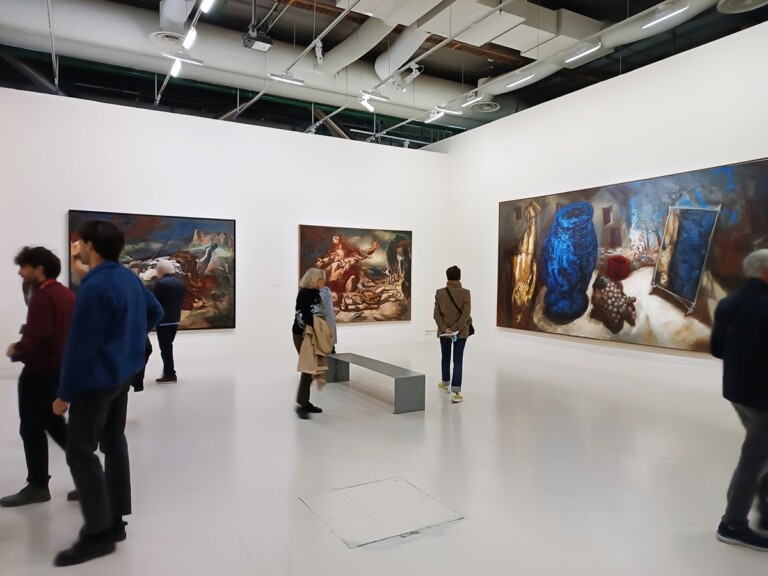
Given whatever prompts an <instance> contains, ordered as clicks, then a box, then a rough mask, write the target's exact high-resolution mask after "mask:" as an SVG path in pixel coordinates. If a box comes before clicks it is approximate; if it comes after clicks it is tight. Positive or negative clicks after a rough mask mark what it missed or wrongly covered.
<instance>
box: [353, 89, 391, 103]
mask: <svg viewBox="0 0 768 576" xmlns="http://www.w3.org/2000/svg"><path fill="white" fill-rule="evenodd" d="M360 94H362V95H363V98H367V99H369V100H378V101H379V102H389V96H384V94H382V93H381V92H379V91H378V90H360Z"/></svg>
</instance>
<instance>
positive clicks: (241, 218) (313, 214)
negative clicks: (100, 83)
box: [0, 90, 450, 357]
mask: <svg viewBox="0 0 768 576" xmlns="http://www.w3.org/2000/svg"><path fill="white" fill-rule="evenodd" d="M0 127H2V128H0V174H2V183H1V184H0V186H2V211H1V212H0V229H2V231H3V242H2V243H1V244H0V270H3V271H4V272H3V277H2V279H0V336H1V337H2V342H6V343H10V342H13V341H14V340H15V339H16V338H17V332H18V328H19V325H20V324H21V323H22V322H23V320H24V317H25V313H26V310H25V307H24V303H23V300H22V296H21V290H20V285H21V284H20V282H21V280H20V278H18V276H16V275H15V274H16V270H17V268H15V267H14V266H13V258H14V256H15V255H16V253H17V252H18V250H19V249H20V248H21V247H22V246H24V245H44V246H48V247H50V248H52V249H55V250H56V251H57V252H58V254H59V255H60V256H63V257H64V258H63V260H65V261H66V259H67V257H68V251H67V250H68V248H67V211H68V210H70V209H74V210H94V211H111V212H129V213H140V214H160V215H179V216H193V217H205V218H234V219H236V220H237V228H236V233H237V238H236V242H237V246H236V250H237V254H236V259H237V260H236V264H237V280H236V281H237V311H236V312H237V327H236V329H234V330H215V331H196V332H184V333H182V334H180V336H179V337H178V338H177V346H176V348H177V356H180V357H185V356H211V357H216V356H221V355H238V354H254V355H255V356H256V355H262V356H263V355H264V354H270V353H274V352H290V351H291V350H292V347H293V343H292V340H291V335H290V326H291V323H292V321H293V310H294V303H295V298H296V291H297V289H298V226H299V224H317V225H330V226H349V227H363V228H382V229H397V230H412V231H413V298H414V301H413V307H412V315H413V320H412V321H411V322H395V323H385V324H380V325H370V324H366V325H347V326H344V327H343V330H342V331H341V334H340V337H341V343H342V345H344V346H345V348H346V349H347V350H348V349H349V348H350V347H351V346H353V345H354V344H360V343H365V344H366V345H376V344H380V343H392V342H408V341H418V340H423V339H424V338H425V335H424V332H425V329H427V328H432V325H433V324H434V323H433V321H432V307H433V296H434V289H435V287H436V285H438V284H439V283H440V282H441V281H442V278H443V276H444V274H443V271H444V270H445V268H446V267H447V266H448V265H449V264H450V263H448V262H447V260H446V257H445V255H444V254H443V252H444V251H445V246H446V242H447V240H448V239H449V235H448V233H447V227H446V222H447V221H448V218H449V207H448V205H447V204H446V203H445V202H443V201H436V200H437V199H439V198H441V197H443V196H444V195H445V191H446V189H447V185H448V169H447V168H448V161H449V159H448V157H447V156H445V155H442V154H437V153H433V152H421V153H414V151H413V150H405V149H401V148H391V147H385V146H375V145H365V144H361V143H355V142H349V141H342V140H339V139H333V138H327V137H321V136H310V135H307V134H298V133H291V132H286V131H282V130H275V129H268V128H260V127H254V126H245V125H239V124H233V123H228V122H219V121H213V120H207V119H201V118H194V117H189V116H181V115H173V114H166V113H160V112H153V111H147V110H139V109H133V108H126V107H119V106H112V105H105V104H100V103H95V102H89V101H83V100H76V99H74V98H62V97H55V96H48V95H41V94H35V93H30V92H19V91H12V90H0ZM65 266H66V262H65ZM63 276H64V277H65V278H66V270H65V273H64V275H63ZM65 281H66V280H65Z"/></svg>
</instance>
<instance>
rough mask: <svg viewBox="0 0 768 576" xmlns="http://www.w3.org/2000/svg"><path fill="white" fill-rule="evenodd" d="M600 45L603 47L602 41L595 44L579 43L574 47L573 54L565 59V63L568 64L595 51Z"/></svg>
mask: <svg viewBox="0 0 768 576" xmlns="http://www.w3.org/2000/svg"><path fill="white" fill-rule="evenodd" d="M602 47H603V43H602V42H598V43H597V44H596V45H592V44H588V43H584V44H581V45H579V46H578V47H577V48H576V52H575V53H574V54H573V56H571V57H570V58H566V59H565V63H566V64H570V63H571V62H574V61H576V60H580V59H581V58H584V56H588V55H590V54H592V53H593V52H597V51H598V50H600V48H602Z"/></svg>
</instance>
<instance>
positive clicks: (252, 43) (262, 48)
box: [243, 29, 272, 52]
mask: <svg viewBox="0 0 768 576" xmlns="http://www.w3.org/2000/svg"><path fill="white" fill-rule="evenodd" d="M243 48H250V49H251V50H258V51H259V52H269V50H270V48H272V38H270V37H269V36H267V35H266V34H264V32H261V31H258V30H252V29H249V30H248V31H247V32H246V33H245V34H243Z"/></svg>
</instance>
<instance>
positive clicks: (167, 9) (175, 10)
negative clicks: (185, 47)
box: [160, 0, 195, 36]
mask: <svg viewBox="0 0 768 576" xmlns="http://www.w3.org/2000/svg"><path fill="white" fill-rule="evenodd" d="M194 7H195V1H194V0H160V31H161V32H170V33H172V34H178V35H179V36H184V34H185V33H186V31H185V29H184V24H185V23H186V22H187V18H189V14H190V12H192V8H194Z"/></svg>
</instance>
